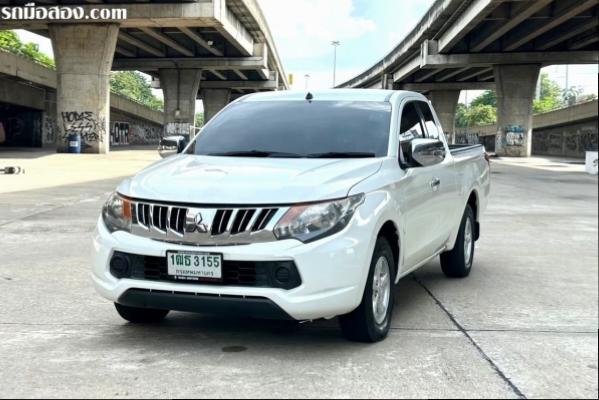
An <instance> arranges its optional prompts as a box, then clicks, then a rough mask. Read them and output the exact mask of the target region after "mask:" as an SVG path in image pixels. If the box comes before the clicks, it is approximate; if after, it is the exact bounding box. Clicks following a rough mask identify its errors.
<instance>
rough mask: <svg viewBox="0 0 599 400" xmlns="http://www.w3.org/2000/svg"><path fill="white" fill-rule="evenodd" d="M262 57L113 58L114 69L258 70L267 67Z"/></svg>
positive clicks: (266, 62)
mask: <svg viewBox="0 0 599 400" xmlns="http://www.w3.org/2000/svg"><path fill="white" fill-rule="evenodd" d="M267 64H268V61H267V60H266V59H265V58H264V57H222V58H218V57H190V58H165V59H157V58H137V59H124V58H117V59H115V60H114V63H113V65H112V68H113V69H114V70H119V71H125V70H142V71H148V70H157V69H160V68H174V67H175V66H177V67H179V68H185V69H211V70H221V71H222V70H231V69H238V70H260V69H268V66H267Z"/></svg>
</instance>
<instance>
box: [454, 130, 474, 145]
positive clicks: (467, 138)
mask: <svg viewBox="0 0 599 400" xmlns="http://www.w3.org/2000/svg"><path fill="white" fill-rule="evenodd" d="M455 142H456V144H480V136H479V134H478V133H477V132H465V133H457V134H456V136H455Z"/></svg>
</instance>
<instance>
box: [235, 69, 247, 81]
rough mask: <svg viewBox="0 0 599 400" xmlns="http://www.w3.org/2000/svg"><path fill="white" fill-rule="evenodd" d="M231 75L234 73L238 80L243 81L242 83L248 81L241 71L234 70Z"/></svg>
mask: <svg viewBox="0 0 599 400" xmlns="http://www.w3.org/2000/svg"><path fill="white" fill-rule="evenodd" d="M233 73H234V74H235V75H237V76H238V77H239V79H241V80H243V81H247V80H248V77H247V75H246V74H244V73H243V72H241V71H240V70H238V69H234V70H233Z"/></svg>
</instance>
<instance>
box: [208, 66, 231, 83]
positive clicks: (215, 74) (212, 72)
mask: <svg viewBox="0 0 599 400" xmlns="http://www.w3.org/2000/svg"><path fill="white" fill-rule="evenodd" d="M208 72H210V73H211V74H212V75H214V76H216V77H217V78H218V79H220V80H223V81H226V80H227V77H226V76H225V75H223V74H222V73H220V72H218V71H215V70H213V69H210V70H208Z"/></svg>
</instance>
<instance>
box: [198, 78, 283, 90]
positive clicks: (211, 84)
mask: <svg viewBox="0 0 599 400" xmlns="http://www.w3.org/2000/svg"><path fill="white" fill-rule="evenodd" d="M201 87H202V89H234V90H243V89H253V90H275V89H277V88H278V87H279V82H278V81H276V80H268V81H224V80H223V81H202V84H201Z"/></svg>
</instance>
